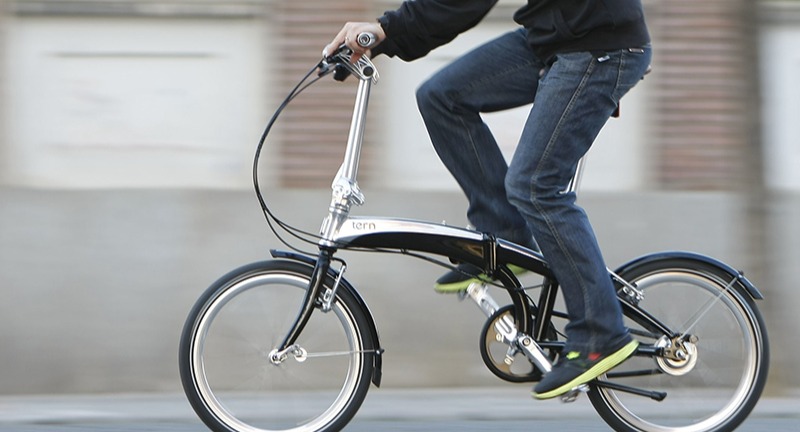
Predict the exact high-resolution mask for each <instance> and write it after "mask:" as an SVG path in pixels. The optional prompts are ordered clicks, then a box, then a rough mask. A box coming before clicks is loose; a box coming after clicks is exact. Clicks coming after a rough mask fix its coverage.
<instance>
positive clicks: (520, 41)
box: [417, 29, 651, 353]
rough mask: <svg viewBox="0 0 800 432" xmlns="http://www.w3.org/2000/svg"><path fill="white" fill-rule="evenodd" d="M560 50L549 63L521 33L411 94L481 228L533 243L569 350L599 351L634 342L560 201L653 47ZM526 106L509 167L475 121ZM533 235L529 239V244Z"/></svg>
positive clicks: (603, 272)
mask: <svg viewBox="0 0 800 432" xmlns="http://www.w3.org/2000/svg"><path fill="white" fill-rule="evenodd" d="M631 48H632V49H622V50H615V51H608V52H602V53H596V52H595V53H589V52H573V53H564V54H559V55H557V56H556V57H555V59H554V61H551V62H550V64H545V63H544V62H543V61H542V60H541V59H539V58H538V57H537V56H536V54H534V52H533V50H532V49H531V47H530V46H529V45H528V43H527V41H526V38H525V30H523V29H520V30H518V31H513V32H510V33H507V34H505V35H503V36H501V37H499V38H497V39H495V40H493V41H491V42H489V43H487V44H485V45H483V46H481V47H479V48H477V49H476V50H474V51H472V52H471V53H468V54H467V55H464V56H462V57H461V58H459V59H458V60H456V61H455V62H453V63H452V64H450V65H448V66H447V67H445V68H444V69H442V70H441V71H439V72H438V73H437V74H436V75H434V76H433V77H432V78H431V79H429V80H428V81H427V82H425V83H424V84H423V85H422V86H421V87H420V88H419V89H418V91H417V103H418V105H419V109H420V112H421V114H422V117H423V119H424V120H425V125H426V127H427V129H428V133H429V134H430V137H431V140H432V142H433V145H434V147H435V149H436V151H437V153H438V154H439V157H440V158H441V160H442V162H443V163H444V164H445V166H447V168H448V169H449V170H450V172H451V173H452V175H453V176H454V177H455V179H456V181H457V182H458V184H459V185H460V186H461V188H462V189H463V191H464V192H465V194H466V196H467V199H468V201H469V209H468V211H467V217H468V219H469V221H470V223H471V224H472V225H474V226H475V227H476V229H478V230H480V231H485V232H490V233H493V234H495V235H496V236H498V237H501V238H504V239H507V240H510V241H513V242H515V243H518V244H521V245H526V246H529V247H531V246H534V245H535V243H538V246H539V248H540V249H541V251H542V254H543V255H544V256H545V258H546V259H547V261H548V263H549V264H550V267H551V269H552V271H553V274H554V275H555V277H556V279H557V280H558V282H559V284H560V285H561V287H562V291H563V293H564V298H565V302H566V305H567V312H568V313H569V318H570V319H569V323H568V325H567V327H566V332H567V337H568V340H567V350H568V351H580V352H584V353H587V352H606V351H608V350H610V349H617V348H619V347H621V346H622V345H624V344H625V343H627V342H629V341H630V338H631V337H630V335H629V333H628V331H627V329H626V328H625V327H624V325H623V322H622V312H621V309H620V305H619V302H618V300H617V298H616V294H615V291H614V287H613V284H612V282H611V278H610V277H609V274H608V271H607V269H606V265H605V262H604V260H603V257H602V254H601V252H600V248H599V246H598V244H597V239H596V238H595V235H594V231H593V230H592V227H591V225H590V224H589V220H588V218H587V216H586V213H585V212H584V211H583V209H581V208H580V207H579V206H577V205H576V203H575V194H574V193H565V189H566V188H567V184H568V183H569V181H570V179H571V178H572V176H573V174H574V173H575V170H576V167H577V163H578V161H579V160H580V158H581V157H582V156H583V155H584V154H585V153H586V152H587V151H588V150H589V148H590V147H591V145H592V143H593V141H594V139H595V138H596V137H597V134H598V133H599V132H600V129H601V128H602V127H603V125H604V124H605V123H606V121H607V120H608V118H609V117H610V116H611V114H612V113H613V112H614V110H615V109H616V108H617V106H618V104H619V100H620V98H621V97H622V96H623V95H624V94H625V93H626V92H627V91H628V90H630V89H631V88H632V87H633V86H634V85H635V84H636V83H637V82H638V81H639V80H640V79H641V78H642V76H643V75H644V73H645V71H646V69H647V67H648V65H649V64H650V57H651V50H650V47H649V46H648V47H631ZM530 103H533V107H532V109H531V111H530V114H529V116H528V119H527V121H526V124H525V127H524V129H523V131H522V135H521V138H520V141H519V144H518V146H517V149H516V152H515V154H514V157H513V160H512V161H511V163H510V165H508V164H506V162H505V159H504V158H503V155H502V153H501V152H500V150H499V148H498V146H497V143H496V141H495V139H494V137H493V136H492V133H491V132H490V130H489V129H488V127H487V126H486V124H484V122H483V121H482V119H481V116H480V113H483V112H492V111H499V110H505V109H509V108H514V107H519V106H522V105H527V104H530ZM534 238H535V242H534V240H533V239H534Z"/></svg>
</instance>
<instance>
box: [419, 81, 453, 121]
mask: <svg viewBox="0 0 800 432" xmlns="http://www.w3.org/2000/svg"><path fill="white" fill-rule="evenodd" d="M445 84H446V83H443V82H442V80H441V79H440V78H439V77H438V76H433V77H432V78H430V79H428V80H427V81H425V82H424V83H422V85H420V86H419V87H418V88H417V92H416V97H417V107H419V110H420V112H422V113H423V115H424V114H425V113H426V112H431V111H433V110H437V109H442V108H445V109H446V108H447V106H448V105H449V102H448V99H449V98H448V96H447V95H448V90H447V87H446V85H445Z"/></svg>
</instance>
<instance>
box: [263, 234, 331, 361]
mask: <svg viewBox="0 0 800 432" xmlns="http://www.w3.org/2000/svg"><path fill="white" fill-rule="evenodd" d="M332 255H333V250H331V249H327V248H321V249H320V253H319V257H318V258H317V263H316V264H315V265H314V272H313V273H311V281H310V282H309V286H308V290H307V291H306V295H305V297H304V298H303V304H302V306H301V307H300V311H299V312H298V313H297V317H296V318H295V320H294V324H292V327H291V328H290V329H289V332H288V333H287V334H286V337H285V338H284V339H283V342H281V344H280V345H279V346H278V347H277V348H276V349H275V350H273V351H272V354H271V356H272V357H274V358H273V361H276V360H280V357H282V356H285V355H286V353H287V352H293V351H294V350H295V344H294V343H295V342H296V341H297V338H298V337H299V336H300V333H301V332H302V331H303V329H304V328H305V326H306V324H307V323H308V320H309V318H311V313H312V312H314V307H315V304H316V301H317V298H318V297H319V293H320V292H321V291H322V285H323V284H324V282H325V278H326V277H327V275H328V269H330V266H331V256H332Z"/></svg>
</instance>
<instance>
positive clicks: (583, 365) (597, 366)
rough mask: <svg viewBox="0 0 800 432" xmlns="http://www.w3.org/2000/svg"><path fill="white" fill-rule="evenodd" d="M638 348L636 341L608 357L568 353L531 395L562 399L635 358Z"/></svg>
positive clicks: (594, 354)
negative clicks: (560, 397)
mask: <svg viewBox="0 0 800 432" xmlns="http://www.w3.org/2000/svg"><path fill="white" fill-rule="evenodd" d="M638 346H639V342H637V341H635V340H633V341H631V342H628V343H627V344H625V345H624V346H623V347H622V348H619V349H617V350H616V351H613V352H611V353H608V354H602V353H588V354H583V353H579V352H575V351H572V352H570V353H567V355H565V356H563V357H561V358H560V359H559V361H558V363H556V365H555V366H553V370H551V371H550V372H548V373H546V374H545V375H544V378H542V380H541V381H539V383H538V384H536V387H534V388H533V392H532V393H531V395H532V396H533V397H534V398H536V399H550V398H554V397H556V396H561V395H562V394H564V393H567V392H568V391H570V390H572V389H574V388H575V387H578V386H580V385H581V384H586V383H588V382H589V381H591V380H593V379H595V378H597V377H599V376H600V375H603V374H604V373H606V372H608V371H609V370H611V369H613V368H615V367H616V366H618V365H619V364H620V363H622V362H624V361H625V360H627V359H628V357H630V356H631V355H633V353H635V352H636V348H637V347H638Z"/></svg>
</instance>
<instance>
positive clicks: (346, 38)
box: [322, 22, 386, 63]
mask: <svg viewBox="0 0 800 432" xmlns="http://www.w3.org/2000/svg"><path fill="white" fill-rule="evenodd" d="M361 33H372V34H373V35H375V38H376V41H375V42H374V43H373V44H372V45H370V46H368V47H362V46H361V45H359V44H358V42H356V40H357V39H358V35H359V34H361ZM384 39H386V33H384V32H383V28H382V27H381V26H380V24H378V23H370V22H349V23H347V24H345V25H344V27H342V29H341V30H340V31H339V34H337V35H336V37H335V38H333V40H332V41H331V42H330V43H329V44H328V45H327V46H326V47H325V49H323V50H322V55H324V56H328V55H329V54H332V53H334V52H336V50H337V49H338V48H339V47H340V46H341V45H342V44H345V45H347V47H348V48H350V49H351V50H352V51H353V55H352V57H351V58H350V60H351V61H352V62H353V63H355V62H357V61H358V59H360V58H361V56H363V55H366V56H368V57H369V55H370V48H374V47H375V46H376V45H378V44H379V43H381V42H382V41H383V40H384Z"/></svg>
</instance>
